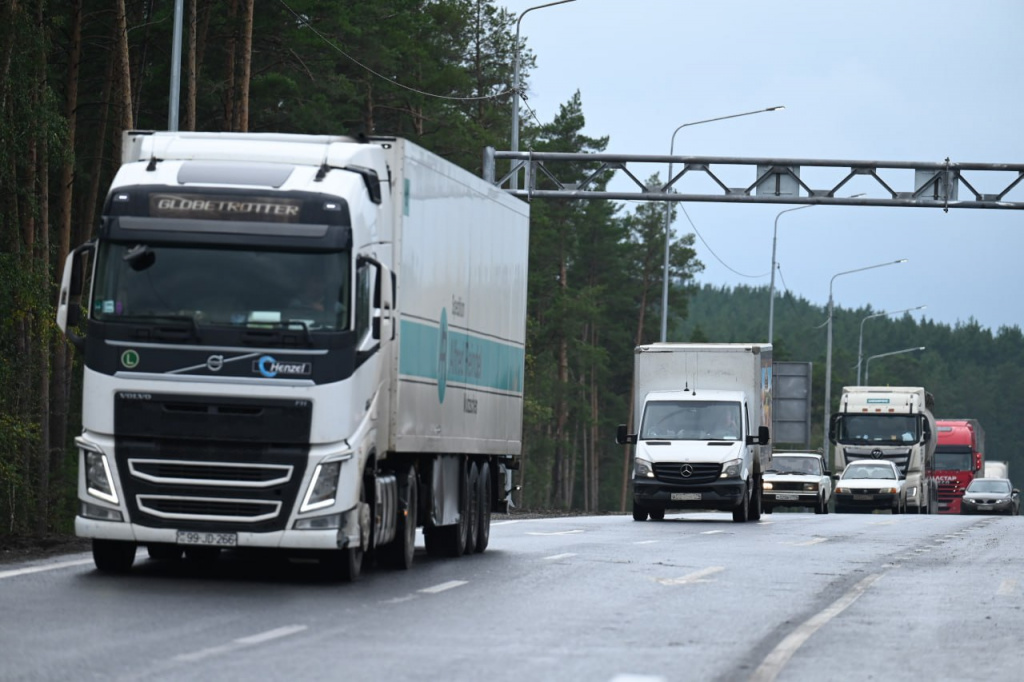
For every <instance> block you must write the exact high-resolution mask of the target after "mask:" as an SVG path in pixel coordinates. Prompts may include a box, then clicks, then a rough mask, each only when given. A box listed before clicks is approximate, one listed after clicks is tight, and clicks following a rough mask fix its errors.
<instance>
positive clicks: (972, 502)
mask: <svg viewBox="0 0 1024 682" xmlns="http://www.w3.org/2000/svg"><path fill="white" fill-rule="evenodd" d="M963 503H964V504H974V498H972V497H965V498H964V499H963Z"/></svg>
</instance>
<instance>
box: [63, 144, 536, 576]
mask: <svg viewBox="0 0 1024 682" xmlns="http://www.w3.org/2000/svg"><path fill="white" fill-rule="evenodd" d="M123 149H124V152H123V159H122V166H121V168H120V170H119V172H118V173H117V175H116V177H115V179H114V181H113V183H112V185H111V187H110V191H109V194H108V197H107V200H106V204H105V207H104V210H103V216H102V221H101V224H100V226H99V231H98V233H97V235H96V238H95V239H94V240H92V241H91V242H89V243H87V244H85V245H82V246H81V247H79V248H78V249H76V250H75V251H74V252H73V253H72V254H71V255H70V256H69V257H68V261H67V263H66V267H65V273H64V280H63V283H62V288H61V294H60V301H59V308H58V324H59V326H60V327H61V328H62V329H63V330H65V332H66V333H67V334H68V335H69V337H70V338H71V339H72V341H73V342H74V343H75V345H76V346H77V347H78V348H79V349H80V350H81V351H83V353H84V358H85V370H84V372H85V374H84V378H83V381H84V384H83V386H84V390H83V408H82V421H83V431H82V434H81V436H80V437H79V438H78V441H77V442H78V448H79V458H80V474H79V500H80V510H79V514H78V516H77V518H76V522H75V527H76V531H77V533H78V534H79V535H80V536H83V537H88V538H93V552H94V558H95V560H96V564H97V566H99V567H100V568H101V569H106V570H113V571H118V570H126V569H127V568H129V567H130V566H131V564H132V557H134V554H135V548H136V546H138V545H145V546H147V547H148V549H149V551H150V554H151V556H157V557H168V558H177V557H179V556H181V555H182V552H184V553H185V554H186V555H187V554H189V553H194V554H203V553H206V554H209V553H215V552H216V551H217V550H218V549H219V548H225V547H226V548H234V547H263V548H275V549H280V550H283V551H294V552H300V553H306V554H307V555H309V554H312V555H313V556H316V557H318V558H319V559H320V560H321V564H322V565H323V566H324V567H325V569H326V570H327V571H329V572H330V571H334V572H336V574H337V575H339V576H341V577H343V578H348V579H353V578H355V577H356V576H358V574H359V571H360V567H361V564H362V557H363V555H364V553H366V552H369V551H370V550H374V555H375V556H377V557H378V558H379V559H380V560H382V561H384V562H386V563H390V564H393V565H396V566H398V567H402V568H408V566H409V565H410V564H411V562H412V556H413V548H414V542H415V533H416V528H417V527H418V526H419V527H422V528H423V532H424V535H425V538H426V543H427V550H428V551H429V552H431V553H435V554H447V555H458V554H462V553H463V552H468V551H483V549H484V548H485V547H486V546H487V543H488V538H489V520H490V514H491V512H492V510H497V509H502V508H504V506H505V505H506V504H507V503H508V501H509V492H510V490H511V489H512V488H513V485H512V474H511V471H512V470H513V469H514V468H517V466H518V457H519V455H520V451H521V430H522V397H523V363H524V345H525V318H526V274H527V258H528V234H529V210H528V205H527V204H526V203H524V202H522V201H520V200H518V199H515V198H513V197H510V196H508V195H507V194H506V193H504V192H502V191H500V190H499V189H497V188H495V187H493V186H491V185H490V184H489V183H487V182H485V181H483V180H481V179H479V178H477V177H475V176H474V175H472V174H471V173H469V172H467V171H465V170H462V169H461V168H458V167H457V166H455V165H454V164H452V163H450V162H448V161H446V160H444V159H442V158H440V157H438V156H436V155H434V154H432V153H430V152H428V151H426V150H425V149H422V148H420V147H418V146H416V145H415V144H412V143H411V142H408V141H406V140H402V139H396V138H373V139H369V140H366V139H359V140H357V139H355V138H349V137H336V136H311V135H286V134H246V133H171V132H145V131H130V132H127V133H125V135H124V145H123ZM86 273H89V274H91V280H92V287H91V292H86V291H85V287H84V284H83V280H84V279H85V277H84V275H85V274H86ZM82 298H84V299H85V300H84V301H83V303H84V304H85V306H86V307H87V316H86V319H85V320H84V327H85V332H86V333H85V334H84V335H81V336H80V335H79V333H80V332H79V331H78V329H79V328H78V327H76V324H77V323H78V322H79V320H78V313H79V307H78V304H79V300H80V299H82Z"/></svg>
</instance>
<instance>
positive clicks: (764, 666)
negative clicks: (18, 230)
mask: <svg viewBox="0 0 1024 682" xmlns="http://www.w3.org/2000/svg"><path fill="white" fill-rule="evenodd" d="M881 577H882V574H881V573H872V574H871V575H869V576H868V577H866V578H864V579H863V580H861V581H860V582H859V583H857V584H856V585H854V586H853V587H852V588H850V590H849V592H847V593H846V594H844V595H843V596H842V597H840V598H839V599H837V600H836V601H835V602H833V603H832V605H831V606H829V607H828V608H826V609H824V610H823V611H820V612H819V613H817V614H815V615H813V616H811V617H810V618H808V619H807V620H806V621H804V623H803V624H802V625H800V626H799V627H798V628H797V629H796V630H794V631H793V632H791V633H790V634H789V635H788V636H787V637H786V638H785V639H783V640H782V641H781V642H779V644H778V646H776V647H775V648H774V649H772V651H771V653H770V654H768V656H767V657H765V659H764V661H763V662H762V663H761V665H760V666H758V668H757V670H755V671H754V674H753V675H752V676H751V677H750V682H772V681H773V680H774V679H775V678H776V677H778V676H779V673H780V672H782V669H783V668H784V667H785V666H786V663H788V662H789V659H790V658H792V657H793V654H795V653H796V650H797V649H799V648H800V647H801V646H802V645H803V643H804V642H806V641H807V640H808V639H810V637H811V635H813V634H814V633H815V632H817V631H818V630H820V629H821V628H822V627H824V626H825V624H826V623H828V622H829V621H830V620H832V619H833V618H835V617H836V616H838V615H839V614H840V613H842V612H843V611H845V610H846V609H847V608H849V606H850V605H851V604H853V602H855V601H857V598H858V597H860V596H861V595H862V594H864V592H865V591H866V590H867V589H868V588H869V587H871V585H872V583H874V582H875V581H876V580H878V579H879V578H881Z"/></svg>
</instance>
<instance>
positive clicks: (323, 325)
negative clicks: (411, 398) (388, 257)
mask: <svg viewBox="0 0 1024 682" xmlns="http://www.w3.org/2000/svg"><path fill="white" fill-rule="evenodd" d="M350 288H351V285H350V266H349V254H348V252H339V253H304V252H283V251H266V250H245V249H237V248H219V247H214V246H199V247H197V246H189V247H180V246H174V245H159V244H156V245H146V244H118V243H111V242H106V243H103V244H102V245H101V246H100V249H99V253H98V255H97V262H96V281H95V284H94V286H93V294H92V307H91V314H92V317H93V319H96V320H100V321H104V322H135V323H138V322H146V321H152V320H166V319H184V320H189V321H192V322H193V323H194V324H196V325H207V324H209V325H249V326H267V325H274V324H287V323H289V322H291V323H301V324H302V325H304V326H306V328H308V329H320V330H328V331H340V330H346V329H348V328H349V326H350V314H349V308H350V306H349V301H350Z"/></svg>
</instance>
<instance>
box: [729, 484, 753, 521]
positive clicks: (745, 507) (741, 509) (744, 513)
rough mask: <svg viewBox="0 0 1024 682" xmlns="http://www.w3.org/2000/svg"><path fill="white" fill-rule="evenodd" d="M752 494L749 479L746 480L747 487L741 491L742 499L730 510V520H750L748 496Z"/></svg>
mask: <svg viewBox="0 0 1024 682" xmlns="http://www.w3.org/2000/svg"><path fill="white" fill-rule="evenodd" d="M752 495H753V488H752V487H751V485H750V481H747V489H746V490H745V491H744V493H743V499H742V500H740V503H739V504H738V505H736V508H735V509H733V510H732V520H733V521H734V522H736V523H746V522H747V521H749V520H750V498H751V496H752Z"/></svg>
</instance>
